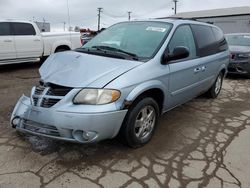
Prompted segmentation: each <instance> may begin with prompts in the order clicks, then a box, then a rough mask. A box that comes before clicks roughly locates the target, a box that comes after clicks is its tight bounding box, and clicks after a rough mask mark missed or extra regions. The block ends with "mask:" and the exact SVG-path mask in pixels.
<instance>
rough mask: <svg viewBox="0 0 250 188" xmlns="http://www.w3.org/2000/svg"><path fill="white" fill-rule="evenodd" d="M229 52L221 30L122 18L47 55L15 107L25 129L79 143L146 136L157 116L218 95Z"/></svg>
mask: <svg viewBox="0 0 250 188" xmlns="http://www.w3.org/2000/svg"><path fill="white" fill-rule="evenodd" d="M228 63H229V52H228V46H227V42H226V40H225V38H224V35H223V33H222V31H221V30H220V29H219V28H218V27H216V26H213V25H209V24H205V23H200V22H196V21H190V20H180V19H166V20H150V21H131V22H122V23H118V24H115V25H113V26H111V27H110V28H108V29H106V30H105V31H103V32H102V33H100V34H98V35H97V36H96V37H95V38H93V39H92V40H91V41H89V42H88V43H87V44H85V45H84V46H83V47H82V48H79V49H76V50H75V51H68V52H62V53H57V54H54V55H51V56H50V57H49V58H48V59H47V60H46V62H45V63H44V64H43V65H42V67H41V68H40V75H41V80H40V83H39V84H38V85H37V86H35V87H33V88H32V90H31V95H30V97H26V96H22V97H21V98H20V99H19V101H18V102H17V104H16V106H15V109H14V111H13V113H12V117H11V124H12V127H13V128H16V129H17V130H18V131H21V132H24V133H30V134H34V135H39V136H44V137H50V138H53V139H59V140H64V141H71V142H78V143H93V142H98V141H101V140H104V139H111V138H114V137H116V136H118V137H119V138H121V140H122V141H123V142H125V143H126V144H127V145H129V146H130V147H134V148H136V147H140V146H143V145H144V144H146V143H147V142H149V141H150V139H151V138H152V136H153V133H154V131H155V129H156V126H157V121H158V118H159V116H160V115H161V114H162V113H164V112H166V111H168V110H171V109H173V108H175V107H176V106H179V105H181V104H183V103H185V102H187V101H189V100H191V99H193V98H195V97H197V96H199V95H201V94H203V93H207V96H209V97H211V98H216V97H217V96H218V94H219V93H220V90H221V86H222V81H223V78H224V76H225V75H226V72H227V66H228Z"/></svg>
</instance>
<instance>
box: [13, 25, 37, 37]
mask: <svg viewBox="0 0 250 188" xmlns="http://www.w3.org/2000/svg"><path fill="white" fill-rule="evenodd" d="M12 26H13V30H14V35H36V31H35V29H34V27H33V25H31V24H29V23H12Z"/></svg>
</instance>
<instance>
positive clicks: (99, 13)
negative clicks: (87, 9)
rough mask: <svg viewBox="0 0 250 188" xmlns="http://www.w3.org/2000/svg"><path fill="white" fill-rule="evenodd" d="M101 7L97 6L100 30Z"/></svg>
mask: <svg viewBox="0 0 250 188" xmlns="http://www.w3.org/2000/svg"><path fill="white" fill-rule="evenodd" d="M102 10H103V8H98V9H97V11H98V24H97V25H98V31H99V30H100V22H101V12H102Z"/></svg>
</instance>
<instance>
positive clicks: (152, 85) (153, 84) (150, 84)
mask: <svg viewBox="0 0 250 188" xmlns="http://www.w3.org/2000/svg"><path fill="white" fill-rule="evenodd" d="M151 89H160V90H161V91H162V92H163V93H164V96H165V92H166V91H167V86H166V85H164V84H163V83H162V82H161V81H159V80H150V81H147V82H144V83H141V84H139V85H138V86H136V87H135V88H134V89H133V90H132V91H131V92H130V93H129V95H128V96H127V97H126V101H129V102H132V101H134V100H135V99H136V98H137V97H138V96H140V95H141V94H143V93H144V92H146V91H148V90H151Z"/></svg>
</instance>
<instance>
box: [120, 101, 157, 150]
mask: <svg viewBox="0 0 250 188" xmlns="http://www.w3.org/2000/svg"><path fill="white" fill-rule="evenodd" d="M150 114H151V115H150ZM158 118H159V106H158V104H157V102H156V101H155V100H154V99H153V98H151V97H146V98H141V99H139V100H137V101H135V103H134V104H132V106H131V108H130V109H129V111H128V113H127V115H126V117H125V119H124V121H123V124H122V127H121V129H120V132H119V134H118V136H119V137H120V139H121V140H122V142H123V143H124V144H126V145H128V146H129V147H132V148H139V147H142V146H143V145H145V144H147V143H148V142H149V141H150V140H151V138H152V136H153V134H154V131H155V129H156V126H157V122H158ZM136 122H137V123H136Z"/></svg>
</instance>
